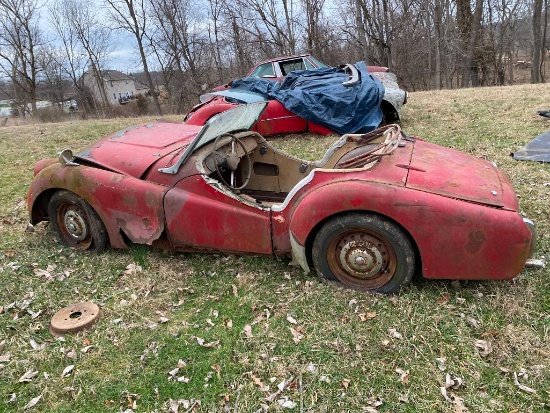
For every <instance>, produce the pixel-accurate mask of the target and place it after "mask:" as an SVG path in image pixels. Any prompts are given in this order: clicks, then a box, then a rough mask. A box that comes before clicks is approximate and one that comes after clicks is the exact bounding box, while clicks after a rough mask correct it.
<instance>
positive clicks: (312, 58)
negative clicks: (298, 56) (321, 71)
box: [308, 56, 329, 69]
mask: <svg viewBox="0 0 550 413" xmlns="http://www.w3.org/2000/svg"><path fill="white" fill-rule="evenodd" d="M309 59H310V60H311V61H313V63H315V64H316V65H317V67H329V66H327V65H326V64H324V63H323V62H320V61H319V60H317V59H316V58H314V57H313V56H309ZM308 69H309V68H308Z"/></svg>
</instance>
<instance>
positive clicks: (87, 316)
mask: <svg viewBox="0 0 550 413" xmlns="http://www.w3.org/2000/svg"><path fill="white" fill-rule="evenodd" d="M100 318H101V310H100V309H99V307H98V306H97V305H96V304H94V303H92V302H90V301H88V302H81V303H76V304H71V305H69V306H67V307H65V308H62V309H61V310H59V311H58V312H57V313H55V314H54V316H53V317H52V319H51V321H50V333H52V334H53V335H54V336H62V335H64V334H67V333H77V332H79V331H82V330H86V329H88V328H90V327H91V326H93V325H94V324H95V323H97V322H98V321H99V319H100Z"/></svg>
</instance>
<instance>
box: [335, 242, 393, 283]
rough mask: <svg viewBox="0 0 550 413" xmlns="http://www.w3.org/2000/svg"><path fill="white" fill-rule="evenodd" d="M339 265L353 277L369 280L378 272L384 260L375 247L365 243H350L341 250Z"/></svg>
mask: <svg viewBox="0 0 550 413" xmlns="http://www.w3.org/2000/svg"><path fill="white" fill-rule="evenodd" d="M340 263H341V264H342V267H343V268H344V269H345V270H346V271H347V272H348V273H350V274H351V275H353V276H354V277H357V278H371V277H374V276H375V275H376V274H378V273H379V272H380V270H381V269H382V265H383V264H384V260H383V257H382V252H381V251H380V249H378V247H377V246H376V245H374V244H372V243H370V242H365V241H351V242H348V243H346V244H344V246H343V248H342V249H341V251H340Z"/></svg>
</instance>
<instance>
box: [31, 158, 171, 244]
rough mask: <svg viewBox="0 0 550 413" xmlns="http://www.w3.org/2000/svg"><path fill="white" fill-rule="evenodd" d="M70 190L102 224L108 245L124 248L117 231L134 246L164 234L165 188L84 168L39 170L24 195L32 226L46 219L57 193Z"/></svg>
mask: <svg viewBox="0 0 550 413" xmlns="http://www.w3.org/2000/svg"><path fill="white" fill-rule="evenodd" d="M60 189H65V190H68V191H71V192H73V193H75V194H76V195H78V196H79V197H81V198H82V199H84V200H85V201H86V202H88V203H89V204H90V205H91V206H92V208H93V209H94V210H95V212H96V213H97V214H98V216H99V217H100V218H101V220H102V221H103V224H104V225H105V227H106V229H107V232H108V233H109V240H110V242H111V245H112V246H113V247H115V248H125V247H126V243H125V241H124V238H123V236H122V234H121V231H122V232H123V233H124V234H125V235H126V236H127V237H128V239H129V240H130V241H132V242H134V243H138V244H151V243H152V242H153V241H155V240H156V239H158V238H159V237H160V235H161V234H162V232H163V231H164V213H163V208H162V199H163V197H164V192H165V191H166V187H163V186H160V185H156V184H152V183H150V182H146V181H142V180H139V179H136V178H132V177H128V176H125V175H121V174H117V173H114V172H111V171H106V170H102V169H97V168H92V167H88V166H82V165H80V166H62V165H61V164H59V163H56V164H53V165H50V166H48V167H47V168H45V169H43V170H42V171H41V172H40V173H39V174H38V175H37V176H36V177H35V178H34V180H33V182H32V184H31V186H30V188H29V192H28V195H27V206H28V209H29V214H30V220H31V223H32V224H35V223H37V222H39V221H44V220H47V219H48V217H47V206H48V203H49V200H50V198H51V196H52V195H53V194H54V193H55V192H56V191H58V190H60Z"/></svg>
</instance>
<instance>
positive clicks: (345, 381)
mask: <svg viewBox="0 0 550 413" xmlns="http://www.w3.org/2000/svg"><path fill="white" fill-rule="evenodd" d="M349 383H350V381H349V380H348V379H344V380H342V386H343V387H344V389H346V390H347V389H348V387H349Z"/></svg>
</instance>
